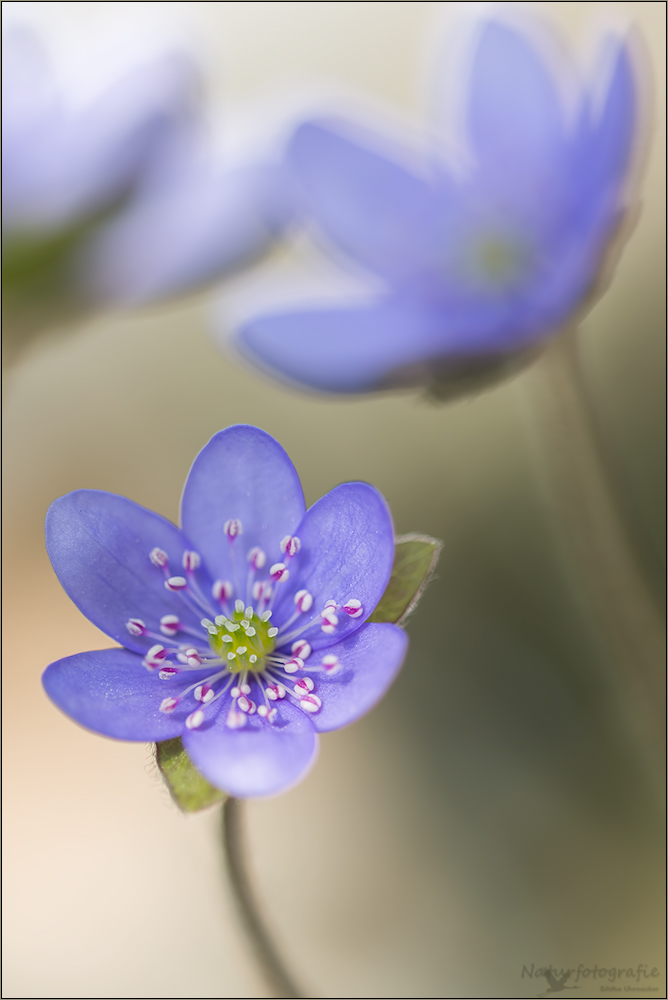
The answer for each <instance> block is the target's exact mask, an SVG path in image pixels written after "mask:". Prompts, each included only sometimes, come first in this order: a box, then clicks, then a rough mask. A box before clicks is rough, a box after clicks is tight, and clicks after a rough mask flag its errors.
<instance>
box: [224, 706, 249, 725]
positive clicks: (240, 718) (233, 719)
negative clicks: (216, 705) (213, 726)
mask: <svg viewBox="0 0 668 1000" xmlns="http://www.w3.org/2000/svg"><path fill="white" fill-rule="evenodd" d="M226 723H227V725H228V726H229V727H230V729H243V727H244V726H245V725H246V716H245V715H244V713H243V712H237V711H236V709H234V708H231V709H230V710H229V712H228V713H227V720H226Z"/></svg>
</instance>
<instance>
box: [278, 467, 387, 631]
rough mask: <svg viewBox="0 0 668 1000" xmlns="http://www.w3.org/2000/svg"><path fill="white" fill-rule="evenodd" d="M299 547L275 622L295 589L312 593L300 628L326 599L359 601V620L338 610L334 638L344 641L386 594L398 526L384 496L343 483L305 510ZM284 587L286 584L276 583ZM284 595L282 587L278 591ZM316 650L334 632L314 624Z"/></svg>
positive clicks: (283, 613) (360, 485)
mask: <svg viewBox="0 0 668 1000" xmlns="http://www.w3.org/2000/svg"><path fill="white" fill-rule="evenodd" d="M297 534H298V536H299V539H300V540H301V549H300V551H299V553H298V554H297V555H296V556H295V558H294V562H293V564H292V565H293V566H294V572H293V576H292V579H291V580H290V582H289V584H288V585H285V586H286V589H285V592H284V596H282V597H280V598H279V600H277V602H276V605H275V609H276V610H275V616H274V617H275V620H276V622H277V623H280V622H282V621H285V620H286V618H287V613H288V612H287V609H288V608H290V609H291V608H292V602H291V598H292V595H293V594H294V592H295V591H296V590H301V589H305V590H308V591H309V593H311V594H312V596H313V605H312V608H311V610H310V612H308V613H305V614H303V615H302V616H301V617H300V619H299V625H300V627H301V626H302V625H305V624H306V622H307V621H308V620H309V618H310V619H313V620H315V619H317V617H318V615H319V614H320V612H321V611H322V610H323V608H324V607H325V604H326V602H327V601H330V600H331V601H335V602H336V604H339V605H344V604H345V603H346V601H348V600H358V601H360V602H361V604H362V608H363V612H362V615H361V616H358V617H357V618H351V617H349V616H348V615H347V614H346V613H345V612H344V611H339V612H337V616H338V625H337V626H336V628H335V632H334V637H335V638H336V639H342V638H343V637H344V636H346V635H348V634H350V632H352V631H354V630H355V629H357V628H359V626H360V624H361V622H362V621H364V619H365V618H367V617H368V616H369V615H370V614H371V612H372V611H373V609H374V608H375V606H376V604H377V603H378V601H379V600H380V598H381V597H382V596H383V593H384V592H385V588H386V586H387V582H388V580H389V578H390V573H391V572H392V563H393V560H394V529H393V526H392V517H391V514H390V511H389V509H388V506H387V503H386V502H385V500H384V498H383V497H382V496H381V494H380V493H379V492H378V490H376V489H374V487H373V486H369V485H368V483H343V484H342V485H341V486H337V487H336V488H335V489H333V490H331V492H329V493H328V494H327V495H326V496H324V497H322V498H321V499H320V500H318V501H317V503H314V504H313V506H312V507H311V508H310V509H309V510H308V512H307V513H306V515H305V517H304V520H303V521H302V522H301V524H300V525H299V528H298V529H297ZM278 586H279V587H282V586H283V585H282V584H279V585H278ZM279 593H280V591H279ZM304 635H305V637H306V638H307V639H308V642H309V644H310V645H311V646H312V648H313V649H319V648H321V647H322V646H326V645H328V644H329V643H331V642H332V638H333V635H332V634H328V633H326V632H323V631H322V629H321V628H320V625H319V624H315V625H314V626H313V627H312V628H310V629H309V630H308V631H307V632H305V633H304Z"/></svg>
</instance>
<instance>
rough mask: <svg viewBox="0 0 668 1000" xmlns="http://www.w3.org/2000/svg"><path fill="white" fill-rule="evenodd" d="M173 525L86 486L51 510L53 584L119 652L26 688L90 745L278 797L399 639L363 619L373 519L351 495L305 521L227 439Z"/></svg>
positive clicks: (204, 456) (268, 475) (69, 662)
mask: <svg viewBox="0 0 668 1000" xmlns="http://www.w3.org/2000/svg"><path fill="white" fill-rule="evenodd" d="M181 518H182V524H183V528H182V530H179V529H178V528H176V527H175V526H174V525H173V524H171V523H170V522H168V521H166V520H164V518H162V517H159V516H158V515H157V514H153V513H151V512H150V511H148V510H146V509H145V508H143V507H139V506H137V505H136V504H134V503H132V502H131V501H130V500H126V499H124V498H123V497H119V496H115V495H113V494H111V493H104V492H98V491H95V490H81V491H78V492H75V493H70V494H68V495H67V496H65V497H62V498H61V499H60V500H57V501H56V502H55V503H54V504H53V505H52V506H51V508H50V510H49V513H48V515H47V521H46V536H47V549H48V552H49V556H50V558H51V562H52V564H53V566H54V569H55V571H56V573H57V574H58V577H59V579H60V581H61V583H62V585H63V586H64V588H65V590H66V591H67V593H68V594H69V596H70V597H71V598H72V600H73V601H74V602H75V604H76V605H77V606H78V607H79V608H80V610H81V611H82V612H83V613H84V614H85V615H86V617H87V618H89V619H90V621H92V622H93V623H94V624H95V625H97V626H98V628H100V629H102V631H104V632H106V634H107V635H109V636H110V637H111V638H112V639H114V640H116V641H117V642H120V643H122V645H123V646H124V647H125V648H123V649H118V648H116V649H103V650H99V651H96V652H90V653H81V654H79V655H76V656H69V657H66V658H65V659H63V660H59V661H57V662H56V663H52V664H51V666H49V667H48V668H47V670H46V672H45V674H44V686H45V688H46V691H47V693H48V694H49V696H50V697H51V698H52V700H53V701H54V702H55V703H56V704H57V705H58V706H59V708H61V709H62V710H63V711H64V712H66V713H67V714H68V715H69V716H71V718H73V719H75V720H76V721H77V722H79V723H81V724H82V725H84V726H86V727H87V728H89V729H92V730H94V731H95V732H98V733H102V734H103V735H105V736H111V737H114V738H116V739H122V740H136V741H141V742H144V741H147V740H149V741H155V742H159V741H163V740H166V739H171V738H174V737H177V736H181V737H182V739H183V743H184V745H185V748H186V750H187V752H188V755H189V756H190V758H191V759H192V761H193V763H194V764H195V766H196V767H197V768H198V769H199V771H200V772H201V773H202V774H203V775H204V776H205V777H206V778H207V779H208V781H209V782H210V783H211V784H213V785H215V786H216V787H218V788H221V789H222V790H223V791H226V792H228V793H230V794H232V795H235V796H240V797H247V796H254V795H269V794H273V793H275V792H280V791H282V790H283V789H285V788H286V787H288V786H289V785H291V784H293V783H294V782H296V781H298V780H299V779H300V778H302V777H303V776H304V774H305V773H306V772H307V770H308V769H309V767H310V766H311V764H312V762H313V760H314V759H315V753H316V749H317V742H318V738H317V734H318V733H319V732H327V731H329V730H332V729H338V728H340V727H341V726H345V725H347V724H348V723H350V722H352V721H354V720H355V719H357V718H359V717H360V716H361V715H363V714H364V713H365V712H366V711H368V710H369V708H371V707H372V705H374V704H375V703H376V702H377V701H378V700H379V699H380V698H381V697H382V695H383V694H384V693H385V691H386V690H387V688H388V687H389V685H390V683H391V682H392V680H393V678H394V676H395V675H396V673H397V671H398V669H399V667H400V666H401V663H402V660H403V658H404V654H405V651H406V645H407V638H406V635H405V633H404V632H403V630H402V629H400V628H398V627H397V626H395V625H390V624H370V623H365V622H366V619H367V618H368V617H369V615H370V614H371V613H372V611H373V609H374V608H375V606H376V604H377V603H378V601H379V600H380V598H381V596H382V595H383V592H384V590H385V587H386V585H387V582H388V580H389V577H390V573H391V570H392V562H393V556H394V534H393V527H392V520H391V517H390V513H389V511H388V508H387V505H386V503H385V501H384V500H383V498H382V496H381V495H380V494H379V493H378V492H377V491H376V490H375V489H374V488H373V487H372V486H368V485H367V484H366V483H344V484H343V485H342V486H338V487H337V488H336V489H334V490H332V491H331V493H328V494H327V496H325V497H323V498H322V499H321V500H319V501H318V502H317V503H316V504H314V505H313V507H311V508H310V510H308V511H306V510H305V507H304V498H303V494H302V490H301V485H300V483H299V478H298V476H297V473H296V471H295V469H294V466H293V465H292V462H291V461H290V459H289V458H288V456H287V455H286V453H285V452H284V451H283V449H282V448H281V446H280V445H279V444H278V443H277V442H276V441H275V440H274V439H273V438H271V437H270V436H269V435H268V434H266V433H265V432H264V431H261V430H258V429H257V428H255V427H249V426H244V425H238V426H235V427H229V428H227V430H224V431H221V432H220V433H218V434H216V435H215V436H214V437H213V438H212V440H211V441H210V442H209V443H208V444H207V445H206V447H205V448H204V449H203V450H202V451H201V452H200V454H199V455H198V457H197V458H196V459H195V463H194V465H193V467H192V469H191V471H190V475H189V476H188V480H187V482H186V485H185V490H184V493H183V500H182V506H181Z"/></svg>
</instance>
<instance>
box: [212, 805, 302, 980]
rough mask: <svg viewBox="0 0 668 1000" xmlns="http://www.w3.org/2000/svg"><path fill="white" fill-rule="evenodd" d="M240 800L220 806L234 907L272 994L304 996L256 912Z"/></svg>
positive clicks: (224, 848) (224, 847) (226, 861)
mask: <svg viewBox="0 0 668 1000" xmlns="http://www.w3.org/2000/svg"><path fill="white" fill-rule="evenodd" d="M242 813H243V802H242V801H241V800H240V799H235V798H228V799H226V800H225V803H224V804H223V809H222V827H223V830H222V833H223V852H224V855H225V864H226V866H227V874H228V876H229V879H230V884H231V886H232V891H233V893H234V898H235V901H236V904H237V910H238V913H239V916H240V917H241V921H242V923H243V925H244V929H245V931H246V934H247V935H248V939H249V941H250V943H251V945H252V947H253V950H254V952H255V957H256V959H257V960H258V962H259V965H260V969H261V970H262V974H263V975H264V978H265V980H266V982H267V985H268V987H269V989H270V990H271V991H272V994H273V995H274V996H275V997H296V998H301V997H304V996H305V994H304V993H302V992H301V991H300V990H299V988H298V987H297V986H296V985H295V983H294V981H293V979H292V977H291V976H290V973H289V972H288V971H287V969H286V968H285V965H284V964H283V962H282V960H281V958H280V956H279V954H278V952H277V950H276V947H275V945H274V943H273V941H272V940H271V937H270V935H269V933H268V931H267V929H266V927H265V926H264V923H263V922H262V919H261V917H260V915H259V913H258V909H257V905H256V903H255V900H254V898H253V891H252V889H251V885H250V880H249V878H248V873H247V871H246V865H245V850H244V844H245V839H244V833H243V819H242Z"/></svg>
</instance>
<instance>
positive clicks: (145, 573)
mask: <svg viewBox="0 0 668 1000" xmlns="http://www.w3.org/2000/svg"><path fill="white" fill-rule="evenodd" d="M46 547H47V552H48V553H49V558H50V559H51V563H52V565H53V568H54V570H55V571H56V574H57V575H58V579H59V580H60V582H61V583H62V585H63V587H64V588H65V590H66V592H67V593H68V594H69V596H70V597H71V598H72V600H73V601H74V603H75V604H76V606H77V607H78V608H79V610H80V611H82V612H83V614H84V615H85V616H86V618H88V620H89V621H91V622H93V624H94V625H97V627H98V628H100V629H102V631H103V632H105V633H106V634H107V635H108V636H111V638H112V639H115V640H116V642H120V643H121V644H122V645H123V646H126V647H127V648H128V649H133V650H136V651H137V652H143V651H145V650H146V649H147V648H149V647H150V646H152V645H154V643H155V639H149V638H147V637H144V636H132V635H130V633H129V632H128V630H127V628H126V627H125V626H126V622H127V621H128V620H129V619H130V618H140V619H141V620H142V621H144V623H145V624H146V626H147V627H148V628H149V629H151V630H152V631H155V632H157V631H158V629H159V624H160V618H161V617H162V616H163V615H167V614H176V615H177V616H178V617H179V618H180V620H181V621H182V622H183V623H184V624H186V625H189V626H190V627H191V628H196V629H197V630H198V631H200V632H201V631H202V629H201V627H200V624H199V623H200V619H201V617H202V612H199V613H196V612H195V611H191V610H189V608H188V606H187V605H186V604H185V602H184V601H183V599H182V598H181V597H179V596H178V595H177V594H175V593H170V592H169V591H168V590H166V589H165V586H164V580H165V577H164V573H163V571H162V569H160V568H159V567H157V566H154V565H153V563H152V562H151V560H150V558H149V553H150V552H151V550H152V549H153V548H155V547H158V548H161V549H163V550H164V551H166V552H167V554H168V556H169V560H170V561H169V567H170V571H171V574H172V575H174V576H180V575H181V574H182V572H183V570H182V567H181V560H182V558H183V553H184V551H186V550H190V549H192V548H193V546H192V544H191V543H190V542H189V541H188V540H187V539H186V538H185V536H184V535H183V534H182V533H181V532H180V531H179V529H178V528H176V527H175V526H174V525H173V524H170V522H169V521H166V520H165V518H163V517H160V516H159V515H158V514H154V513H153V512H152V511H150V510H146V508H144V507H140V506H139V504H136V503H133V502H132V501H131V500H126V498H125V497H120V496H116V495H115V494H114V493H105V492H103V491H102V490H77V491H76V492H74V493H68V494H67V495H66V496H64V497H61V498H60V499H59V500H56V501H55V503H52V504H51V507H50V508H49V511H48V513H47V516H46ZM198 577H199V580H200V583H201V585H202V587H204V588H205V589H206V590H207V591H208V590H209V589H210V581H209V578H208V577H207V575H206V572H205V570H204V568H203V567H202V568H200V570H198Z"/></svg>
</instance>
